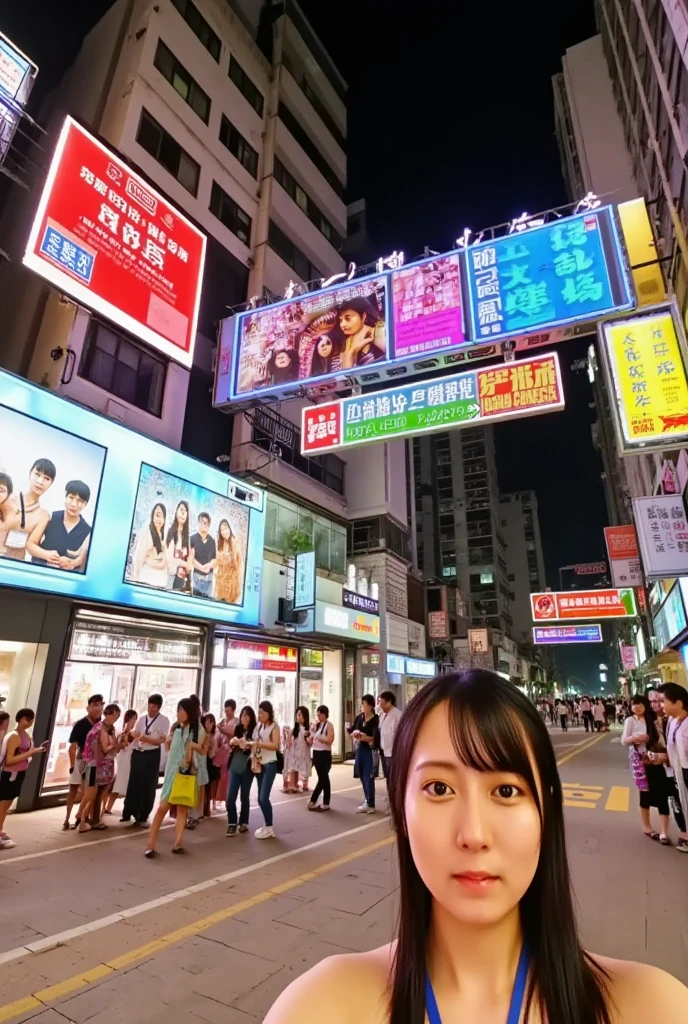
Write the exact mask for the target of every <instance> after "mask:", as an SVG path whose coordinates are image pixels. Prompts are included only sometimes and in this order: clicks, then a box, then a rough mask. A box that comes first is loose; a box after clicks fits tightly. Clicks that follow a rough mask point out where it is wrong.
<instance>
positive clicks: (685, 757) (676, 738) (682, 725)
mask: <svg viewBox="0 0 688 1024" xmlns="http://www.w3.org/2000/svg"><path fill="white" fill-rule="evenodd" d="M670 741H673V742H674V743H675V744H676V750H677V753H678V762H679V763H678V765H676V764H675V765H672V767H673V768H674V770H675V769H676V768H678V767H679V765H680V766H681V768H688V718H684V719H683V721H682V722H679V721H678V720H677V719H675V718H670V719H669V725H668V726H667V746H668V745H669V742H670Z"/></svg>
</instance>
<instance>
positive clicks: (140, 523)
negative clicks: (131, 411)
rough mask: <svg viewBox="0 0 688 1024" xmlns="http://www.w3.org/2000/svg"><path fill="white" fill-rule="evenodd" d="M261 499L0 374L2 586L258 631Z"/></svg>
mask: <svg viewBox="0 0 688 1024" xmlns="http://www.w3.org/2000/svg"><path fill="white" fill-rule="evenodd" d="M86 439H88V440H86ZM264 498H265V496H264V492H263V491H261V490H260V489H258V488H255V487H252V486H250V485H248V484H246V483H245V482H243V481H240V480H236V479H235V478H234V477H231V476H228V475H227V474H226V473H223V472H221V471H220V470H217V469H214V468H212V467H211V466H208V465H206V464H205V463H202V462H198V461H197V460H196V459H192V458H190V457H189V456H187V455H184V454H182V453H181V452H178V451H175V450H174V449H172V448H168V447H167V446H166V445H163V444H160V443H159V442H157V441H154V440H152V439H151V438H148V437H144V436H143V435H141V434H137V433H136V432H134V431H132V430H128V429H127V428H126V427H123V426H121V425H120V424H118V423H115V422H114V421H113V420H111V419H108V418H107V417H105V416H100V415H98V414H97V413H94V412H92V411H91V410H90V409H86V408H84V407H83V406H81V405H77V404H76V403H74V402H70V401H68V400H66V399H64V398H60V397H59V396H58V395H55V394H53V393H52V392H50V391H47V390H46V389H44V388H41V387H37V386H36V385H34V384H30V383H29V382H28V381H25V380H23V379H21V378H19V377H13V376H12V375H11V374H8V373H5V372H3V371H0V578H1V580H2V584H3V586H8V587H19V588H24V589H31V590H36V591H41V592H44V593H49V594H57V595H61V596H64V597H69V598H74V599H76V600H89V601H96V602H107V603H109V604H115V605H120V606H122V605H123V606H130V607H133V608H137V609H139V610H146V611H158V612H163V613H167V614H172V615H179V616H183V617H185V618H195V619H199V618H201V619H209V620H211V621H213V620H214V621H217V622H222V623H228V624H237V625H252V626H255V625H257V624H258V623H259V621H260V581H261V571H262V561H263V535H264V529H265V501H264ZM204 514H205V516H206V517H207V520H209V522H208V521H207V520H206V519H205V518H204V519H203V523H201V522H200V520H201V518H202V516H203V515H204Z"/></svg>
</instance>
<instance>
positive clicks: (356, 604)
mask: <svg viewBox="0 0 688 1024" xmlns="http://www.w3.org/2000/svg"><path fill="white" fill-rule="evenodd" d="M342 604H343V605H344V607H345V608H353V609H354V610H355V611H358V612H368V613H369V614H370V615H379V614H380V602H379V601H378V600H377V598H375V597H367V596H366V594H359V593H358V591H357V590H347V589H346V587H345V588H344V589H343V590H342Z"/></svg>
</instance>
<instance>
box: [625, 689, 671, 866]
mask: <svg viewBox="0 0 688 1024" xmlns="http://www.w3.org/2000/svg"><path fill="white" fill-rule="evenodd" d="M631 711H632V712H633V714H632V715H631V717H630V718H627V719H626V721H625V722H624V728H623V733H622V735H621V742H622V743H623V745H624V746H625V747H628V748H629V760H630V765H631V772H632V774H633V780H634V782H635V784H636V786H637V787H638V790H639V791H640V817H641V819H642V823H643V831H644V833H645V835H646V836H647V837H648V838H649V839H654V840H657V841H658V842H660V843H661V844H662V845H663V846H671V840H670V839H669V837H668V834H667V833H668V831H669V796H668V788H667V784H666V772H665V771H664V767H663V765H662V764H659V763H654V758H652V759H651V758H650V756H649V755H650V754H655V753H659V752H660V751H659V734H658V732H657V725H656V721H655V713H654V711H653V710H652V708H651V707H650V702H649V701H648V699H647V697H645V696H644V695H643V694H640V693H637V694H635V696H634V697H632V698H631ZM651 807H656V808H657V810H658V811H659V816H660V818H661V823H662V831H661V832H655V831H654V829H653V828H652V824H651V822H650V808H651Z"/></svg>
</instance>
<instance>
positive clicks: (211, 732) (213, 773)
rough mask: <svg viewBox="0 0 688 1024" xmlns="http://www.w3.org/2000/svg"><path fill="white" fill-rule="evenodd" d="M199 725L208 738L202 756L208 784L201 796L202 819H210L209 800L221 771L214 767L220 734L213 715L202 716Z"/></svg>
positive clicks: (215, 788) (215, 789)
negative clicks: (204, 760)
mask: <svg viewBox="0 0 688 1024" xmlns="http://www.w3.org/2000/svg"><path fill="white" fill-rule="evenodd" d="M201 724H202V726H203V728H204V729H205V732H206V736H207V737H208V743H207V752H206V754H205V755H204V757H205V759H206V771H207V773H208V784H207V785H206V787H205V792H204V796H203V817H204V818H209V817H210V800H211V797H212V794H213V792H217V784H218V782H219V781H220V772H221V769H220V768H219V767H216V765H215V757H216V755H217V745H218V744H217V740H218V736H220V735H221V734H220V733H219V732H218V730H217V723H216V721H215V715H211V714H210V712H208V714H207V715H203V718H202V719H201Z"/></svg>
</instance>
